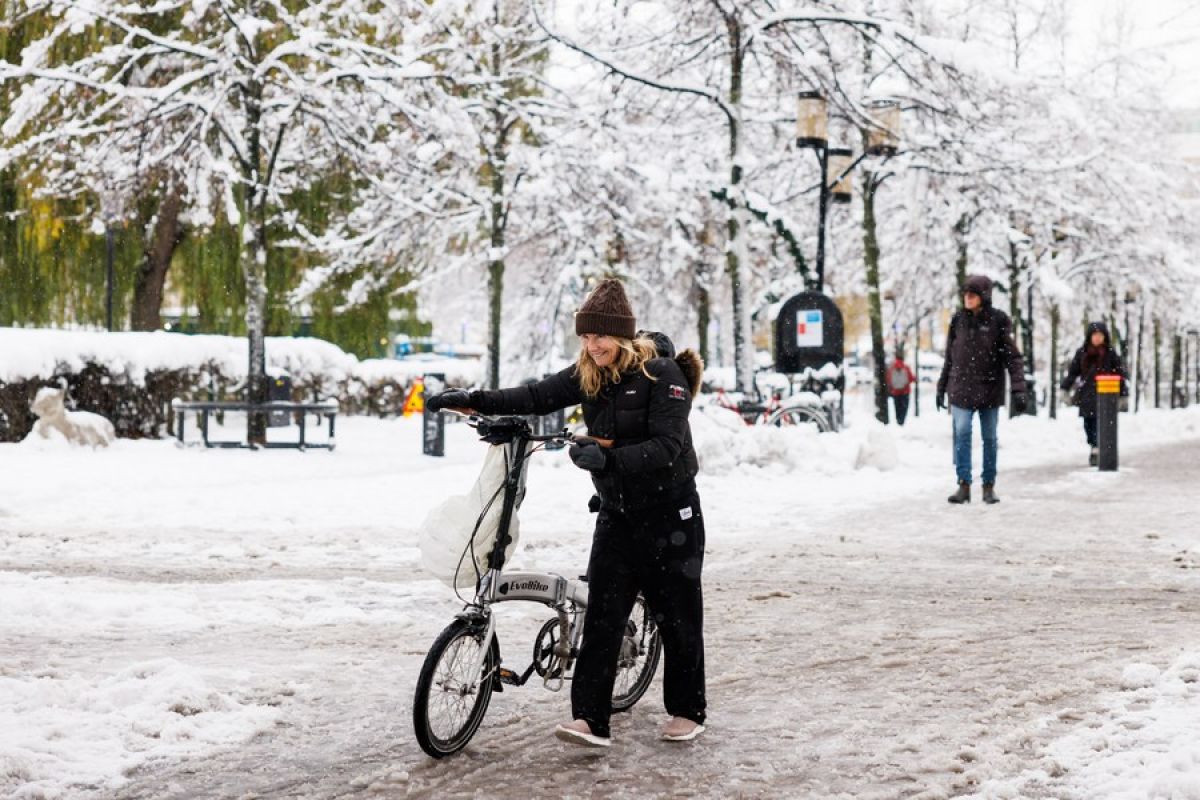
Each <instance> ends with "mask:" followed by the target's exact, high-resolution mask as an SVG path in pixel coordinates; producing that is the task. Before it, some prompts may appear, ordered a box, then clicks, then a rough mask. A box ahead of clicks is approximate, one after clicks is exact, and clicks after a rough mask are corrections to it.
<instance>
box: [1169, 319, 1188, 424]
mask: <svg viewBox="0 0 1200 800" xmlns="http://www.w3.org/2000/svg"><path fill="white" fill-rule="evenodd" d="M1182 350H1183V337H1182V336H1180V335H1179V334H1178V333H1177V334H1175V337H1174V341H1173V342H1172V343H1171V408H1183V407H1184V406H1186V405H1187V398H1186V397H1184V396H1183V390H1182V389H1181V388H1180V382H1181V380H1182V378H1183V369H1182V366H1181V364H1180V360H1179V359H1180V353H1181V352H1182Z"/></svg>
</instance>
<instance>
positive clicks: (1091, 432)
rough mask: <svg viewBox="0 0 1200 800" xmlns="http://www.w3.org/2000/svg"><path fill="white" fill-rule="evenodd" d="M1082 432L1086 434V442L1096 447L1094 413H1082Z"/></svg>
mask: <svg viewBox="0 0 1200 800" xmlns="http://www.w3.org/2000/svg"><path fill="white" fill-rule="evenodd" d="M1083 434H1084V436H1087V440H1088V444H1090V445H1091V446H1092V447H1096V441H1097V440H1096V415H1095V414H1093V415H1092V416H1090V417H1089V416H1087V415H1084V417H1083Z"/></svg>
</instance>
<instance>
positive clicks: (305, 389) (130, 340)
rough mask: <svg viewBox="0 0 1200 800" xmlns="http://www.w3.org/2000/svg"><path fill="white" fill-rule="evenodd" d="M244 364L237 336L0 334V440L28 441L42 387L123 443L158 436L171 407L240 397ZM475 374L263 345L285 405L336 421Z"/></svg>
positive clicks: (394, 408) (394, 410)
mask: <svg viewBox="0 0 1200 800" xmlns="http://www.w3.org/2000/svg"><path fill="white" fill-rule="evenodd" d="M246 366H247V356H246V340H245V339H243V338H240V337H234V336H186V335H183V334H175V333H166V332H161V331H159V332H154V333H97V332H85V331H55V330H35V329H23V328H0V441H4V442H16V441H20V440H22V439H24V438H25V436H26V435H28V433H29V431H30V430H32V429H33V424H34V422H35V421H36V417H35V416H34V415H33V414H32V413H31V411H30V408H29V407H30V404H31V403H32V402H33V399H34V397H35V396H36V395H37V392H38V390H39V389H41V388H43V387H46V386H52V387H61V388H64V389H65V390H66V397H65V403H66V407H67V409H68V410H73V411H75V410H78V411H91V412H94V413H97V414H100V415H102V416H104V417H107V418H108V419H110V420H112V422H113V425H114V426H115V427H116V430H117V435H118V436H120V437H122V438H146V437H150V438H153V437H160V436H165V435H168V434H169V432H170V430H171V426H172V424H173V419H174V415H173V412H172V410H171V400H173V399H176V398H179V399H184V400H208V399H242V396H241V393H242V389H243V387H244V385H245V381H246ZM479 367H480V365H479V363H478V362H472V361H461V360H455V359H440V360H429V361H393V360H389V359H372V360H368V361H361V362H360V361H359V360H358V359H357V358H355V357H354V356H352V355H349V354H347V353H345V352H343V351H342V350H341V349H340V348H338V347H337V346H335V345H333V344H330V343H329V342H326V341H323V340H321V339H312V338H283V337H279V338H268V339H267V371H268V372H269V373H270V374H272V375H286V376H288V377H289V378H291V380H292V396H291V399H292V400H294V401H310V400H324V399H327V398H334V399H336V400H337V401H338V404H339V410H340V411H341V413H343V414H372V415H377V416H389V415H395V414H399V413H401V412H402V411H403V408H404V401H405V399H406V398H407V396H408V393H409V390H410V389H411V388H412V386H413V384H414V382H415V381H416V380H418V379H419V378H420V377H421V376H422V375H424V374H425V373H426V372H432V373H441V374H444V375H445V376H446V380H447V382H448V383H450V384H451V385H459V386H469V385H472V384H474V383H476V382H477V381H478V378H479Z"/></svg>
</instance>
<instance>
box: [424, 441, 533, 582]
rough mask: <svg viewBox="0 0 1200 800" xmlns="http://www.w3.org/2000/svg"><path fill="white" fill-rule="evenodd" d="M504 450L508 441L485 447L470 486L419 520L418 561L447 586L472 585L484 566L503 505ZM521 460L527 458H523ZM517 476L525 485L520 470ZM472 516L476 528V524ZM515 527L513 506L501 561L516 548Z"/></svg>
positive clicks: (516, 536) (505, 475)
mask: <svg viewBox="0 0 1200 800" xmlns="http://www.w3.org/2000/svg"><path fill="white" fill-rule="evenodd" d="M507 456H508V448H507V447H505V446H503V445H493V446H491V447H489V448H488V451H487V455H486V456H485V457H484V459H483V469H482V470H480V472H479V477H478V478H477V479H476V480H475V485H474V486H472V487H471V491H469V492H467V493H466V494H465V495H455V496H453V497H449V498H447V499H446V500H444V501H443V502H442V503H440V504H438V505H437V506H435V507H434V508H433V509H432V510H431V511H430V512H429V515H428V516H427V517H426V518H425V522H423V523H422V524H421V529H420V534H419V540H420V545H421V562H422V564H423V565H424V567H425V569H426V570H427V571H428V572H430V573H431V574H433V576H434V577H436V578H437V579H438V580H440V581H441V582H442V583H444V584H446V585H447V586H449V587H451V588H458V589H471V588H474V586H475V581H476V579H477V578H478V576H479V575H482V574H483V573H484V572H486V571H487V561H488V554H489V553H491V551H492V546H493V545H494V544H495V541H496V534H497V532H498V530H499V527H500V514H501V511H502V510H503V508H504V489H503V486H504V481H505V478H507V476H508V457H507ZM525 463H526V464H528V460H526V462H525ZM521 478H522V481H521V485H522V488H524V475H522V476H521ZM523 494H524V492H523V491H519V492H518V493H517V505H518V506H519V505H520V501H521V499H522V495H523ZM489 503H490V505H489ZM485 508H486V509H487V512H486V513H484V509H485ZM481 514H482V515H483V517H482V519H480V515H481ZM477 522H478V523H479V529H478V530H476V529H475V525H476V523H477ZM519 527H520V526H519V525H518V524H517V513H516V508H514V509H513V516H512V524H511V525H510V526H509V536H511V537H512V541H511V542H510V543H509V545H508V547H506V548H505V550H504V559H505V561H507V560H508V559H509V558H511V557H512V554H513V551H514V550H515V548H516V545H517V538H518V533H519ZM472 533H474V541H472ZM468 550H469V551H470V552H468Z"/></svg>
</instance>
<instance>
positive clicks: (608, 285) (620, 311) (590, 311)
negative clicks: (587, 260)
mask: <svg viewBox="0 0 1200 800" xmlns="http://www.w3.org/2000/svg"><path fill="white" fill-rule="evenodd" d="M636 332H637V321H636V320H635V319H634V318H633V309H632V308H631V307H630V306H629V298H627V297H626V296H625V287H624V286H622V285H621V282H620V281H619V280H616V279H615V278H608V279H606V280H603V281H601V282H600V285H598V286H597V287H596V288H595V289H593V290H592V293H591V294H590V295H588V297H587V299H586V300H584V301H583V305H582V306H580V307H579V310H578V311H576V312H575V333H577V334H579V335H580V336H582V335H583V334H585V333H595V334H600V335H602V336H620V337H622V338H624V339H632V338H633V336H634V334H635V333H636Z"/></svg>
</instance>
